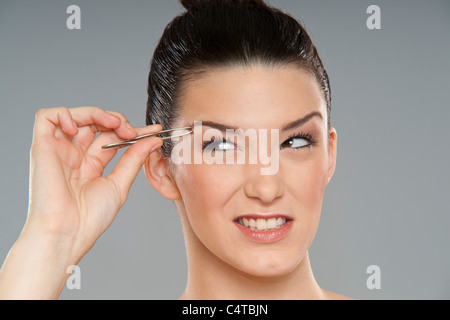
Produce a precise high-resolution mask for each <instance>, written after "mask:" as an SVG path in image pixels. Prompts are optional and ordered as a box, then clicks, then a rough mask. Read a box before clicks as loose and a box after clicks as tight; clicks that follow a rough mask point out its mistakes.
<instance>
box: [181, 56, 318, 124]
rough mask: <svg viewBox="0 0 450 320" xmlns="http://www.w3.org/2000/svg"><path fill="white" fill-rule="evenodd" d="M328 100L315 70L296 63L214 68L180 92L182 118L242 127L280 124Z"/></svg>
mask: <svg viewBox="0 0 450 320" xmlns="http://www.w3.org/2000/svg"><path fill="white" fill-rule="evenodd" d="M314 111H319V112H320V113H321V114H322V117H323V119H326V103H325V100H324V98H323V95H322V92H321V90H320V87H319V84H318V83H317V81H316V79H315V77H314V75H313V74H311V73H310V72H308V71H304V70H301V69H299V68H297V67H294V66H283V67H277V68H272V67H266V66H259V65H253V66H250V67H232V68H213V69H211V70H210V71H209V72H207V73H206V74H204V75H203V76H201V77H199V78H198V79H195V80H192V81H190V82H189V83H188V84H187V85H186V86H185V88H184V89H183V92H182V94H181V96H180V113H179V120H180V121H177V122H180V123H181V122H189V121H194V120H211V121H217V122H225V123H229V124H233V125H235V126H237V127H240V128H251V127H253V128H257V127H278V125H279V123H282V122H286V121H289V120H290V119H292V118H299V117H301V116H303V115H305V114H308V113H310V112H314Z"/></svg>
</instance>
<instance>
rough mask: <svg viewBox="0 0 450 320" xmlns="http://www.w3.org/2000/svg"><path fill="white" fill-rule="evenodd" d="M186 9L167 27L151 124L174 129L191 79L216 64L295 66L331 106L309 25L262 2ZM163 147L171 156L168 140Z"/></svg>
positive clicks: (191, 2) (154, 72) (200, 1)
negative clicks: (311, 76)
mask: <svg viewBox="0 0 450 320" xmlns="http://www.w3.org/2000/svg"><path fill="white" fill-rule="evenodd" d="M180 2H181V4H182V5H183V6H184V7H185V8H186V9H187V11H186V12H184V13H182V14H180V15H179V16H177V17H175V18H174V19H173V20H172V21H171V22H170V23H169V24H168V25H167V27H166V28H165V30H164V33H163V35H162V37H161V39H160V41H159V43H158V45H157V47H156V49H155V51H154V54H153V59H152V62H151V68H150V74H149V79H148V101H147V116H146V122H147V125H149V124H154V123H159V124H161V125H162V126H163V128H171V127H172V124H173V122H174V120H175V119H176V117H177V111H178V110H179V100H180V97H181V94H182V92H183V89H184V88H185V87H186V86H187V85H188V83H189V80H191V79H195V78H196V77H198V76H200V75H201V74H202V73H204V72H208V70H211V68H215V67H233V66H247V65H251V64H254V63H259V64H261V65H267V66H283V65H287V64H293V65H296V66H298V67H299V68H301V69H303V70H307V71H310V72H311V73H312V74H314V76H315V78H316V79H317V81H318V83H319V85H320V87H321V89H322V92H323V96H324V99H325V101H326V104H327V117H328V128H329V127H330V112H331V94H330V84H329V79H328V75H327V72H326V70H325V68H324V66H323V63H322V61H321V59H320V57H319V55H318V53H317V50H316V47H315V46H314V44H313V42H312V40H311V38H310V37H309V35H308V33H307V32H306V30H305V28H304V27H303V26H302V25H301V23H299V22H298V21H297V20H296V19H294V18H293V17H291V16H290V15H288V14H287V13H284V12H282V11H281V10H279V9H277V8H273V7H270V6H268V5H267V4H266V3H265V2H264V1H263V0H181V1H180ZM167 142H168V140H166V142H165V143H164V145H163V147H162V148H161V151H162V154H163V155H164V156H166V157H167V156H169V155H170V151H171V145H170V143H167Z"/></svg>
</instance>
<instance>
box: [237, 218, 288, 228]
mask: <svg viewBox="0 0 450 320" xmlns="http://www.w3.org/2000/svg"><path fill="white" fill-rule="evenodd" d="M239 223H240V224H241V225H243V226H245V227H247V228H250V229H251V230H254V231H266V230H271V229H278V228H280V227H281V226H282V225H284V224H285V223H286V218H282V217H278V218H270V219H262V218H258V219H256V220H255V219H252V218H250V219H247V218H239Z"/></svg>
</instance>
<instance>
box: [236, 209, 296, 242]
mask: <svg viewBox="0 0 450 320" xmlns="http://www.w3.org/2000/svg"><path fill="white" fill-rule="evenodd" d="M293 221H294V220H293V219H291V218H289V217H286V216H281V215H279V216H277V215H272V216H264V217H263V216H261V215H259V216H242V217H239V218H237V219H235V220H233V222H234V223H235V225H236V226H237V227H238V229H239V230H240V231H241V232H242V233H243V234H244V235H245V236H246V237H247V238H248V239H249V240H251V241H254V242H261V243H271V242H275V241H279V240H281V239H283V238H285V237H286V236H287V235H288V233H289V231H290V229H291V227H292V224H293Z"/></svg>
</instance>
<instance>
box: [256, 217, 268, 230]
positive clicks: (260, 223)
mask: <svg viewBox="0 0 450 320" xmlns="http://www.w3.org/2000/svg"><path fill="white" fill-rule="evenodd" d="M256 229H258V230H265V229H267V221H266V220H265V219H256Z"/></svg>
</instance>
